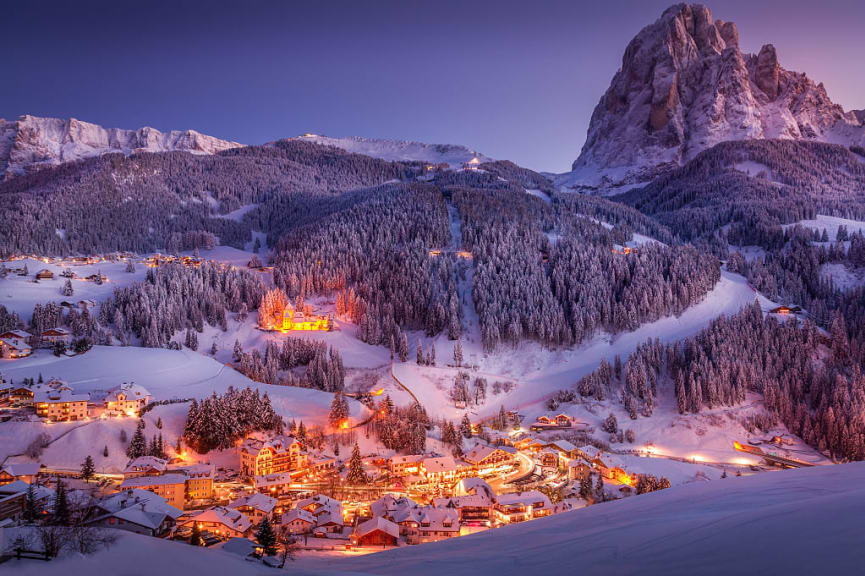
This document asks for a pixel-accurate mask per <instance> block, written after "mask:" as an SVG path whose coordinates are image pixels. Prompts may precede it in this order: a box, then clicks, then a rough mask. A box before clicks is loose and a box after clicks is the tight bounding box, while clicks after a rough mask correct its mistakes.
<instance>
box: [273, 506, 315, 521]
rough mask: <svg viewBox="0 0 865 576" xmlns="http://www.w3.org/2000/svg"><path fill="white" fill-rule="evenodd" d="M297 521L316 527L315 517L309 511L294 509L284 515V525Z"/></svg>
mask: <svg viewBox="0 0 865 576" xmlns="http://www.w3.org/2000/svg"><path fill="white" fill-rule="evenodd" d="M295 520H301V521H303V522H306V523H308V524H310V525H315V516H313V515H312V512H310V511H309V510H304V509H303V508H293V509H292V510H289V511H288V512H286V513H285V514H283V515H282V520H281V523H282V524H288V523H290V522H293V521H295Z"/></svg>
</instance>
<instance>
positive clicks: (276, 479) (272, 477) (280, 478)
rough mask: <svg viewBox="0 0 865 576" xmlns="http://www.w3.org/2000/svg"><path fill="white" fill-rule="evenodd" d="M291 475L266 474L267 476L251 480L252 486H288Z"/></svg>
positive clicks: (286, 473) (284, 473)
mask: <svg viewBox="0 0 865 576" xmlns="http://www.w3.org/2000/svg"><path fill="white" fill-rule="evenodd" d="M290 483H291V474H289V473H288V472H281V473H279V474H268V475H267V476H256V477H255V478H253V485H254V486H255V487H256V488H269V487H271V486H279V485H281V484H290Z"/></svg>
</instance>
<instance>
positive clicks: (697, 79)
mask: <svg viewBox="0 0 865 576" xmlns="http://www.w3.org/2000/svg"><path fill="white" fill-rule="evenodd" d="M863 122H865V111H862V110H858V111H850V112H847V111H845V110H844V109H843V108H842V107H841V106H839V105H838V104H835V103H833V102H832V100H831V99H830V98H829V96H828V94H827V93H826V89H825V88H824V87H823V84H817V83H815V82H814V81H813V80H811V79H810V78H809V77H808V76H806V75H805V74H803V73H799V72H792V71H789V70H785V69H784V68H782V67H781V66H780V64H779V60H778V55H777V53H776V51H775V48H774V46H772V45H771V44H767V45H765V46H763V47H762V48H761V50H760V52H759V53H758V54H756V55H754V54H745V53H743V52H742V51H741V50H740V48H739V33H738V30H737V29H736V25H735V24H734V23H732V22H724V21H723V20H713V19H712V13H711V12H710V11H709V9H708V8H707V7H705V6H702V5H699V4H694V5H688V4H677V5H675V6H672V7H670V8H668V9H667V10H665V11H664V13H663V14H662V15H661V17H660V18H659V19H658V20H657V21H656V22H655V23H654V24H651V25H649V26H647V27H645V28H644V29H643V30H642V31H640V33H639V34H637V36H636V37H635V38H634V39H633V40H632V41H631V42H630V44H628V47H627V48H626V49H625V54H624V56H623V57H622V67H621V68H620V69H619V70H618V71H617V72H616V74H615V76H614V77H613V80H612V83H611V84H610V87H609V88H608V89H607V91H606V93H605V94H604V96H603V97H602V98H601V101H600V102H599V103H598V105H597V107H596V108H595V110H594V113H593V114H592V119H591V123H590V125H589V130H588V134H587V138H586V142H585V145H584V146H583V149H582V152H581V153H580V156H579V158H578V159H577V160H576V161H575V162H574V164H573V167H572V169H573V171H572V172H570V173H567V174H564V175H562V176H561V177H560V178H559V183H560V184H564V185H566V186H576V187H580V186H585V187H600V188H614V187H622V186H627V185H631V186H632V185H634V184H639V183H642V182H646V181H648V180H651V179H652V178H654V177H655V176H657V175H658V174H661V173H664V172H665V171H668V170H669V169H671V168H674V167H677V166H680V165H682V164H684V163H685V162H687V161H688V160H690V159H691V158H693V157H694V156H696V155H697V154H699V153H700V152H702V151H703V150H706V149H708V148H711V147H712V146H714V145H715V144H718V143H720V142H723V141H729V140H747V139H773V138H777V139H792V140H811V141H821V142H828V143H835V144H842V145H845V146H849V145H860V146H861V145H863V143H865V126H863Z"/></svg>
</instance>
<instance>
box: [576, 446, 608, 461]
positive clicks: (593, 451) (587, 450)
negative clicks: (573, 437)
mask: <svg viewBox="0 0 865 576" xmlns="http://www.w3.org/2000/svg"><path fill="white" fill-rule="evenodd" d="M580 452H582V453H583V454H585V455H586V458H588V459H589V460H594V459H595V458H598V457H600V456H601V454H603V451H602V450H600V449H598V448H596V447H595V446H592V445H591V444H587V445H585V446H580Z"/></svg>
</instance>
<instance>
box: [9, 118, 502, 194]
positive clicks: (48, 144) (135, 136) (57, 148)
mask: <svg viewBox="0 0 865 576" xmlns="http://www.w3.org/2000/svg"><path fill="white" fill-rule="evenodd" d="M292 140H301V141H304V142H312V143H315V144H320V145H323V146H333V147H335V148H341V149H342V150H345V151H347V152H350V153H353V154H363V155H365V156H371V157H373V158H378V159H381V160H388V161H397V162H410V161H417V162H429V163H432V164H439V163H446V164H448V165H449V166H451V167H453V168H456V167H459V166H462V164H464V163H465V162H468V161H469V160H471V159H472V158H477V159H478V160H479V161H481V162H489V161H491V158H489V157H487V156H484V155H483V154H480V153H478V152H475V151H474V150H471V149H469V148H467V147H465V146H458V145H454V144H424V143H421V142H409V141H402V140H385V139H375V138H359V137H346V138H332V137H329V136H321V135H317V134H305V135H303V136H298V137H296V138H292ZM242 146H244V144H239V143H237V142H230V141H227V140H220V139H219V138H214V137H213V136H207V135H205V134H201V133H199V132H196V131H195V130H185V131H178V130H172V131H171V132H167V133H163V132H160V131H159V130H156V129H154V128H148V127H145V128H139V129H138V130H124V129H120V128H103V127H102V126H99V125H98V124H91V123H90V122H83V121H81V120H77V119H75V118H69V119H63V118H40V117H36V116H22V117H20V118H19V119H18V120H15V121H11V122H10V121H7V120H3V119H2V118H0V181H2V180H4V179H6V178H11V177H13V176H19V175H21V174H26V173H28V172H32V171H34V170H38V169H40V168H44V167H46V166H57V165H59V164H63V163H65V162H74V161H76V160H82V159H84V158H91V157H93V156H101V155H103V154H109V153H122V154H125V155H127V156H128V155H130V154H134V153H136V152H171V151H185V152H191V153H193V154H215V153H217V152H222V151H223V150H229V149H231V148H239V147H242Z"/></svg>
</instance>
